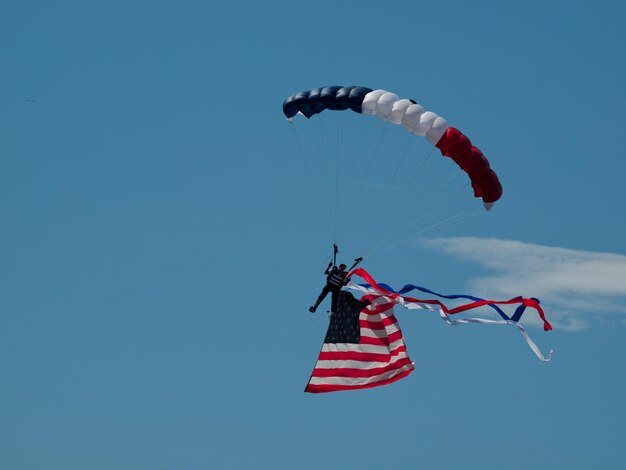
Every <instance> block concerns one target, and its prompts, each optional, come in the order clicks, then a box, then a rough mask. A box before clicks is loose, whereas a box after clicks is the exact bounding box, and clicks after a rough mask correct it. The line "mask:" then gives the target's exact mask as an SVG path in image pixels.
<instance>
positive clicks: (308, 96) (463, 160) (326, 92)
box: [283, 86, 502, 209]
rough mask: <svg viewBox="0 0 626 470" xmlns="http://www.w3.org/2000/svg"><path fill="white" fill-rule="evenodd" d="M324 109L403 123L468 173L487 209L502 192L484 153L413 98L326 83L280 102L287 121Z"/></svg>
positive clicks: (312, 114) (473, 186)
mask: <svg viewBox="0 0 626 470" xmlns="http://www.w3.org/2000/svg"><path fill="white" fill-rule="evenodd" d="M326 109H330V110H334V111H343V110H346V109H351V110H352V111H354V112H356V113H360V114H366V115H373V116H378V117H379V118H380V119H382V120H383V121H386V122H390V123H392V124H396V125H402V127H404V128H405V129H406V130H407V131H409V132H410V133H412V134H414V135H418V136H422V137H425V138H426V140H428V142H430V143H431V144H433V145H434V146H436V147H437V148H438V149H439V150H440V151H441V154H442V155H444V156H446V157H450V158H452V159H453V160H454V161H455V162H456V164H457V165H458V166H459V167H461V169H462V170H463V171H465V172H466V173H467V174H468V176H469V178H470V181H471V184H472V188H473V190H474V196H475V197H480V198H482V200H483V202H484V204H485V207H486V208H487V209H490V208H491V207H492V206H493V204H494V203H495V202H496V201H497V200H498V199H500V197H501V196H502V186H501V184H500V181H499V180H498V176H497V175H496V173H495V172H494V171H493V170H492V169H491V166H490V165H489V161H488V160H487V159H486V158H485V156H484V155H483V153H482V152H481V151H480V150H479V149H478V148H477V147H475V146H473V145H472V143H471V141H470V140H469V139H468V138H467V137H466V136H465V135H464V134H463V133H462V132H461V131H460V130H458V129H456V128H455V127H452V126H450V125H449V124H448V122H447V121H446V120H445V119H444V118H442V117H441V116H438V115H437V114H435V113H433V112H431V111H426V110H425V109H424V108H423V107H422V106H420V105H419V104H417V103H416V102H415V101H414V100H411V99H401V98H400V97H399V96H398V95H396V94H395V93H391V92H388V91H385V90H372V89H371V88H366V87H362V86H346V87H344V86H328V87H321V88H315V89H313V90H306V91H301V92H299V93H296V94H294V95H291V96H290V97H288V98H287V99H286V100H285V102H284V103H283V113H284V114H285V116H286V117H287V119H288V120H289V121H291V120H292V119H293V118H294V117H295V116H296V115H298V114H301V115H303V116H305V117H307V118H310V117H312V116H314V115H315V114H318V113H321V112H322V111H324V110H326Z"/></svg>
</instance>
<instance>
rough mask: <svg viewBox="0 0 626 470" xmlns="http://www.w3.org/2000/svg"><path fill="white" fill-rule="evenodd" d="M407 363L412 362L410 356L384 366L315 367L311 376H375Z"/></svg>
mask: <svg viewBox="0 0 626 470" xmlns="http://www.w3.org/2000/svg"><path fill="white" fill-rule="evenodd" d="M365 364H367V363H365ZM407 364H412V362H411V360H410V359H409V358H408V357H404V358H401V359H399V360H398V361H397V362H394V363H393V364H388V365H386V366H384V367H375V368H373V369H348V368H345V369H343V368H342V369H314V370H313V374H311V377H352V378H361V377H374V376H376V375H380V374H384V373H385V372H390V371H393V370H397V369H400V368H402V366H405V365H407Z"/></svg>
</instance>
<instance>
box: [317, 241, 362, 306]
mask: <svg viewBox="0 0 626 470" xmlns="http://www.w3.org/2000/svg"><path fill="white" fill-rule="evenodd" d="M338 251H339V250H338V248H337V245H336V244H334V245H333V260H332V261H330V262H329V263H328V266H327V267H326V270H325V271H324V274H326V285H325V286H324V288H323V289H322V292H321V293H320V295H319V296H318V298H317V300H316V301H315V304H314V305H312V306H311V307H309V312H311V313H315V310H316V309H317V307H318V305H319V304H320V303H322V300H324V299H325V298H326V296H327V295H328V293H329V292H330V293H331V304H330V311H331V312H333V313H334V312H335V310H336V309H337V297H338V294H339V291H340V290H341V288H342V287H343V286H345V285H346V284H347V283H348V282H350V278H346V276H347V275H348V272H347V271H346V265H345V264H343V263H341V264H340V265H339V267H337V264H336V263H337V252H338ZM362 259H363V258H357V259H355V260H354V264H353V265H352V268H354V267H355V266H356V265H357V264H359V263H360V262H361V260H362ZM352 268H350V269H352Z"/></svg>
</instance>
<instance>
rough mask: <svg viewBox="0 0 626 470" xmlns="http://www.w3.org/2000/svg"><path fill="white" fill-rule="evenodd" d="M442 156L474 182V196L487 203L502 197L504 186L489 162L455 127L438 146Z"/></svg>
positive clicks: (450, 128) (443, 137) (449, 130)
mask: <svg viewBox="0 0 626 470" xmlns="http://www.w3.org/2000/svg"><path fill="white" fill-rule="evenodd" d="M436 146H437V148H438V149H439V150H441V153H442V155H444V156H446V157H450V158H452V160H454V161H455V162H456V164H457V165H459V166H460V167H461V169H462V170H463V171H465V172H466V173H467V174H468V175H469V177H470V181H471V182H472V188H473V189H474V196H475V197H480V198H482V199H483V202H485V203H494V202H496V201H497V200H498V199H500V196H502V185H501V184H500V181H499V180H498V176H497V175H496V174H495V172H494V171H493V170H492V169H491V167H490V166H489V162H488V161H487V159H486V158H485V156H484V155H483V153H482V152H481V151H480V149H478V148H476V147H474V146H473V145H472V143H471V142H470V140H469V139H468V138H467V137H466V136H465V135H464V134H463V133H462V132H461V131H460V130H458V129H456V128H455V127H448V129H446V132H445V134H444V135H443V136H442V137H441V139H439V141H438V142H437V144H436Z"/></svg>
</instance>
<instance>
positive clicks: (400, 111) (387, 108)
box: [361, 90, 450, 145]
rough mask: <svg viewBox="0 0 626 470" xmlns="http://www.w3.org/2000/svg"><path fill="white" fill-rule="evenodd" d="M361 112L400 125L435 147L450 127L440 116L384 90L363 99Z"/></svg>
mask: <svg viewBox="0 0 626 470" xmlns="http://www.w3.org/2000/svg"><path fill="white" fill-rule="evenodd" d="M361 112H362V113H363V114H367V115H370V116H378V117H379V118H380V119H382V120H383V121H386V122H390V123H392V124H397V125H402V127H404V128H405V129H406V130H407V131H409V132H410V133H412V134H415V135H419V136H422V137H426V140H428V142H430V143H431V144H433V145H435V144H437V142H439V139H441V137H443V134H444V133H445V132H446V129H448V127H450V126H449V125H448V121H446V120H445V119H444V118H442V117H441V116H439V115H437V114H435V113H433V112H431V111H426V110H425V109H424V108H423V107H422V106H420V105H419V104H415V103H413V102H412V101H411V100H407V99H400V97H399V96H398V95H396V94H395V93H391V92H388V91H386V90H374V91H372V92H370V93H368V94H367V95H365V98H364V99H363V104H362V105H361Z"/></svg>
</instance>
